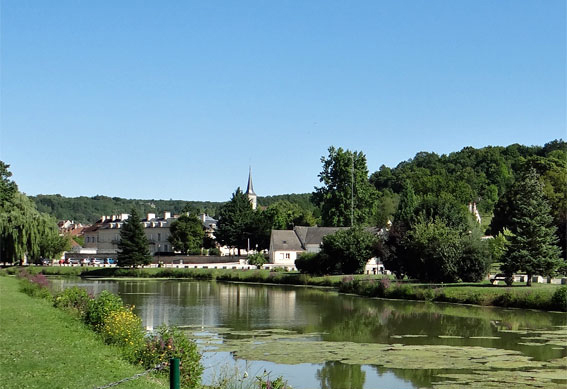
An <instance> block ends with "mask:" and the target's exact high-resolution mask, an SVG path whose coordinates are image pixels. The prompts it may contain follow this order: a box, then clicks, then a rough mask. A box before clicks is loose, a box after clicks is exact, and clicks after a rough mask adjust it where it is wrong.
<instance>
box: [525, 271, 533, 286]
mask: <svg viewBox="0 0 567 389" xmlns="http://www.w3.org/2000/svg"><path fill="white" fill-rule="evenodd" d="M527 276H528V281H527V282H526V286H532V275H531V274H530V273H528V274H527Z"/></svg>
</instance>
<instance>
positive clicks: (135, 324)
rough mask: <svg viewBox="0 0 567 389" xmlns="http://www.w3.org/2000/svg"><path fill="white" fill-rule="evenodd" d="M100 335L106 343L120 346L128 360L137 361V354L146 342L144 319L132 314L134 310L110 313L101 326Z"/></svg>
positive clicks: (127, 309) (126, 309) (124, 309)
mask: <svg viewBox="0 0 567 389" xmlns="http://www.w3.org/2000/svg"><path fill="white" fill-rule="evenodd" d="M100 333H101V335H102V338H103V339H104V341H105V342H106V343H108V344H115V345H117V346H120V347H121V348H122V350H123V353H124V356H125V357H126V359H128V360H130V362H136V361H137V358H136V357H137V352H138V350H139V349H140V348H141V347H142V345H143V342H144V331H143V330H142V319H140V318H139V317H138V316H136V314H135V313H134V312H132V308H123V309H121V310H118V311H112V312H110V314H109V315H108V316H106V317H105V318H104V321H103V323H102V325H101V326H100Z"/></svg>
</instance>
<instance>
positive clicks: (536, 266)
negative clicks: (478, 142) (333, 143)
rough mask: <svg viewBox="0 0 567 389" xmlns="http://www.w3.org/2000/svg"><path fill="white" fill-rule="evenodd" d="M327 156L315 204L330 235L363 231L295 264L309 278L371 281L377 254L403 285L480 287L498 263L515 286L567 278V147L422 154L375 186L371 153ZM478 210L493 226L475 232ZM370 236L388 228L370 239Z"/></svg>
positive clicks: (378, 177)
mask: <svg viewBox="0 0 567 389" xmlns="http://www.w3.org/2000/svg"><path fill="white" fill-rule="evenodd" d="M328 152H329V154H328V156H323V157H322V158H321V162H322V165H323V168H322V171H321V173H320V174H319V180H320V182H321V183H322V186H320V187H316V188H315V191H314V193H313V200H314V202H315V203H316V204H317V205H318V206H319V207H320V211H321V222H322V224H323V225H327V226H353V227H355V228H352V229H351V230H350V231H348V232H346V231H340V232H338V233H336V234H335V235H334V236H327V237H325V239H324V240H323V243H322V246H321V252H320V253H319V254H316V255H313V254H309V255H304V256H303V257H302V258H301V259H300V260H299V261H297V262H296V264H297V265H298V268H300V269H301V270H303V271H306V272H312V273H322V274H327V273H341V272H345V270H352V269H353V268H354V269H355V271H354V272H355V273H356V272H362V271H363V269H364V264H365V262H366V260H367V259H368V258H369V253H370V252H371V253H372V254H373V255H378V256H380V257H381V258H382V260H383V261H384V263H385V265H386V268H387V269H389V270H392V271H393V272H394V273H395V274H396V275H397V276H398V277H399V278H403V277H404V276H408V277H410V278H414V279H418V280H422V281H427V282H456V281H459V280H460V281H478V280H480V279H482V278H483V277H484V276H485V275H486V274H487V270H488V267H489V265H490V264H491V263H492V262H501V263H502V265H501V270H502V272H504V274H505V275H506V277H507V278H508V280H509V281H510V280H511V275H512V274H513V273H514V272H517V271H523V272H525V273H527V275H528V283H530V282H531V276H532V275H534V274H539V275H543V276H550V275H553V274H555V273H556V272H561V273H563V274H565V273H566V271H567V266H565V263H566V262H565V223H566V220H567V217H566V215H567V144H566V143H565V142H563V141H561V140H556V141H553V142H550V143H548V144H546V145H544V146H543V147H537V146H532V147H526V146H520V145H511V146H508V147H486V148H483V149H478V150H477V149H473V148H470V147H467V148H464V149H463V150H461V151H460V152H457V153H452V154H449V155H441V156H438V155H437V154H435V153H418V154H417V155H416V156H415V158H413V159H412V160H409V161H405V162H402V163H400V164H399V165H398V166H397V167H396V168H394V169H390V168H388V167H385V166H382V167H381V168H380V170H379V171H377V172H375V173H373V174H371V175H370V176H368V170H367V167H366V157H365V156H364V154H363V153H361V152H357V151H354V152H352V151H350V150H343V149H342V148H338V149H335V148H334V147H330V148H329V150H328ZM472 202H474V203H477V204H478V207H479V209H480V211H481V212H482V213H483V216H484V217H485V219H488V220H489V221H490V219H492V221H491V222H490V223H486V224H483V225H479V224H478V223H476V221H475V220H474V219H473V217H472V215H471V213H470V212H468V210H467V206H466V204H468V203H472ZM492 216H494V217H492ZM361 226H378V227H385V228H383V229H382V233H381V234H380V236H374V237H371V236H370V233H369V231H367V230H364V229H362V228H358V227H361ZM485 233H492V234H494V235H496V237H495V238H493V239H483V235H484V234H485ZM352 242H358V243H357V245H358V251H359V252H360V253H361V254H360V255H358V256H356V255H354V257H356V258H358V259H357V260H353V259H352V258H353V249H352V247H353V243H352ZM349 263H350V264H349ZM352 264H354V265H352ZM353 266H354V267H353Z"/></svg>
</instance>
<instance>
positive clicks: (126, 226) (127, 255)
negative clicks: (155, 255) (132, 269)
mask: <svg viewBox="0 0 567 389" xmlns="http://www.w3.org/2000/svg"><path fill="white" fill-rule="evenodd" d="M148 244H149V243H148V239H147V238H146V234H145V233H144V227H143V226H142V224H141V223H140V217H139V216H138V212H136V209H135V208H132V212H131V214H130V217H129V218H128V219H127V220H126V221H124V223H123V224H122V228H121V229H120V242H119V243H118V265H119V266H137V265H148V264H150V262H151V261H152V257H151V254H150V251H149V249H148Z"/></svg>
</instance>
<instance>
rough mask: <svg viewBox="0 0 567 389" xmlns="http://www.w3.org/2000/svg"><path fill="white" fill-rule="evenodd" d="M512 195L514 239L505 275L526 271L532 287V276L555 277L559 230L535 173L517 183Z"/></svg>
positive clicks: (558, 250) (505, 260)
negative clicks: (557, 234)
mask: <svg viewBox="0 0 567 389" xmlns="http://www.w3.org/2000/svg"><path fill="white" fill-rule="evenodd" d="M510 193H511V198H512V201H511V202H510V209H509V212H510V213H509V217H510V218H511V222H510V225H509V226H510V232H511V236H510V238H509V242H510V244H509V245H508V248H507V252H506V254H505V255H504V263H503V265H502V270H503V271H504V272H505V273H506V274H512V273H514V272H516V271H518V270H521V271H524V272H525V273H526V274H527V276H528V285H530V284H531V276H532V275H534V274H538V275H542V276H552V275H554V273H555V271H556V270H557V268H558V267H559V265H560V262H559V261H560V258H559V253H560V249H559V247H558V246H557V240H558V239H557V237H556V235H555V231H556V227H555V226H554V225H553V217H552V216H551V210H550V207H549V204H548V203H547V200H546V199H545V196H544V192H543V185H542V183H541V182H540V180H539V176H538V174H537V173H536V171H535V170H534V169H531V170H529V171H528V172H527V173H526V174H525V176H524V177H522V179H520V180H518V181H517V182H516V183H515V184H514V186H513V187H512V188H511V190H510Z"/></svg>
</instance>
